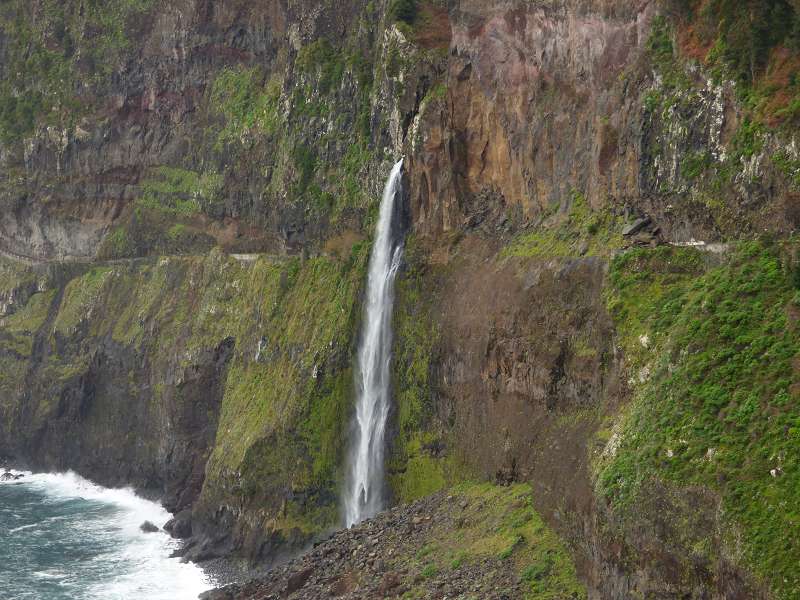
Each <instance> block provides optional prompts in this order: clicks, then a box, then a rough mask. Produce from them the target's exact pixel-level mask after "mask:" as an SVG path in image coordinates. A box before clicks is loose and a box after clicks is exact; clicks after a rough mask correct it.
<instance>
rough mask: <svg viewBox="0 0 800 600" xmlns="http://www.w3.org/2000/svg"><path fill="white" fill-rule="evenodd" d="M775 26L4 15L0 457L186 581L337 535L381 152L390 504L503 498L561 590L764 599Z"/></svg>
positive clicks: (791, 218) (781, 261)
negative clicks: (115, 489)
mask: <svg viewBox="0 0 800 600" xmlns="http://www.w3.org/2000/svg"><path fill="white" fill-rule="evenodd" d="M798 10H800V9H799V8H798V7H797V6H796V2H795V3H792V2H789V1H786V2H783V1H781V2H772V3H770V2H755V1H754V2H752V3H750V5H748V6H747V7H744V6H742V5H741V3H735V2H727V1H725V0H709V1H708V2H705V1H704V2H693V1H689V0H682V1H677V0H676V1H675V2H663V3H658V2H655V1H646V0H643V1H641V2H633V3H631V2H616V1H613V0H603V1H601V0H597V1H592V0H547V1H543V2H523V1H521V0H516V1H515V0H492V1H489V2H486V1H478V0H475V1H472V0H458V1H456V0H453V1H450V2H448V3H444V2H423V1H421V2H416V1H412V0H393V1H391V2H365V1H364V2H362V1H359V0H346V1H344V2H338V3H334V4H331V3H317V2H313V1H310V0H288V1H275V2H265V3H250V2H239V1H237V0H226V1H224V2H206V1H199V0H186V1H181V2H172V3H169V5H168V6H167V5H159V4H156V3H151V2H131V1H128V0H115V1H114V2H109V3H106V4H105V6H104V7H99V5H96V4H87V5H84V3H81V2H53V1H50V0H37V1H36V2H21V1H16V0H14V1H10V2H6V3H4V4H3V5H2V7H0V58H2V60H0V73H1V74H2V85H1V86H0V165H1V166H2V169H0V205H1V206H2V207H3V210H2V216H0V251H2V252H3V253H5V254H6V255H7V257H8V258H7V260H4V261H3V262H2V264H0V272H2V275H3V279H2V282H0V286H1V287H0V312H2V322H1V323H2V327H0V417H2V421H0V422H1V423H2V428H0V432H2V438H0V453H2V454H4V455H6V456H8V457H10V458H15V459H17V460H23V461H26V462H28V463H30V464H31V465H33V466H36V467H38V468H48V469H64V468H74V469H76V470H79V471H80V472H82V473H83V474H85V475H87V476H89V477H92V478H94V479H98V480H100V481H102V482H104V483H112V484H117V483H123V482H128V483H132V484H134V485H136V486H137V487H138V488H140V489H143V490H148V491H150V492H151V493H152V494H154V495H157V496H159V497H161V498H162V499H163V500H164V501H165V503H166V504H167V506H168V507H169V508H171V509H173V510H176V511H181V510H183V509H191V514H192V518H191V523H192V527H193V534H194V535H193V538H192V540H191V541H190V547H189V549H188V552H189V556H192V557H194V558H200V559H202V558H211V557H214V556H219V555H226V556H228V555H236V556H244V557H247V558H248V559H250V560H251V561H256V562H258V563H260V564H264V563H268V562H270V561H273V560H275V559H276V558H278V557H281V556H283V555H285V554H287V553H294V552H296V551H297V550H298V549H299V548H301V547H303V546H305V545H306V544H307V543H309V542H310V541H311V540H314V539H316V538H318V537H320V536H324V535H325V534H326V533H327V532H329V531H330V530H331V529H333V528H335V527H336V526H337V525H338V523H339V521H340V519H339V506H338V504H339V501H338V494H339V488H340V484H341V460H342V448H344V446H345V443H344V440H345V439H346V433H347V432H346V427H347V422H348V416H349V412H350V410H351V407H352V400H353V398H352V389H351V388H352V379H353V378H352V368H353V367H352V364H353V363H352V357H353V351H354V344H355V333H354V332H355V331H357V325H358V321H359V319H360V306H361V302H360V299H361V287H362V285H363V279H364V270H365V264H366V260H367V254H368V243H366V242H365V240H367V239H368V238H369V235H370V232H371V229H372V224H373V221H374V218H375V214H376V209H377V199H378V196H379V192H380V189H381V187H382V185H383V180H384V178H385V175H386V173H388V168H389V165H390V164H391V163H392V162H393V159H395V158H397V156H398V155H400V154H404V155H405V157H406V180H407V184H408V185H407V186H406V188H407V189H408V193H407V196H406V197H405V198H404V199H403V200H404V206H405V215H404V218H406V219H407V220H408V225H409V227H410V232H411V233H410V235H409V239H408V241H407V249H406V261H405V263H406V264H405V265H404V268H403V272H402V273H401V275H400V280H399V281H398V294H399V297H398V306H397V309H396V314H395V330H396V348H395V355H394V360H393V373H394V387H395V401H396V410H395V414H394V415H393V418H392V428H393V432H392V433H393V435H392V441H391V447H390V460H389V464H388V467H389V478H390V484H391V487H392V490H393V492H394V495H395V499H396V500H397V501H414V500H417V499H419V498H421V497H423V496H427V495H429V494H433V493H436V492H438V491H440V490H442V489H444V488H448V487H450V486H451V485H454V484H458V483H459V482H462V481H464V480H471V479H489V480H494V481H497V482H500V483H503V484H509V483H512V482H516V481H524V482H527V483H529V484H530V485H531V487H532V490H533V493H532V495H531V498H532V502H533V503H534V505H535V508H536V510H537V511H538V512H539V513H541V515H542V516H543V518H544V519H545V520H546V522H547V523H548V524H549V525H550V526H552V527H553V528H554V529H555V530H556V531H557V532H558V533H559V534H561V535H562V536H563V538H564V539H565V541H566V543H567V546H568V547H569V548H570V550H571V551H572V553H573V556H574V560H575V563H576V565H577V569H578V574H579V575H580V577H581V578H582V579H583V580H584V581H585V582H586V583H587V586H588V589H589V594H590V597H596V598H620V599H621V598H630V597H637V596H640V597H709V598H727V599H734V598H754V597H764V598H768V597H770V598H791V597H794V595H797V594H798V593H800V592H799V591H798V589H799V588H798V586H800V582H798V580H797V575H796V568H795V565H796V563H797V560H798V557H800V548H798V546H797V542H796V539H795V538H796V537H797V536H796V535H795V534H796V532H797V531H798V528H800V524H799V523H798V521H797V515H798V511H799V510H800V509H799V508H798V504H797V499H796V497H795V496H796V494H794V491H795V490H796V489H797V485H798V483H797V467H798V454H797V443H796V442H797V439H796V438H797V429H798V421H797V419H798V416H797V415H798V410H800V409H798V406H797V401H798V395H797V394H798V375H797V368H798V366H797V365H798V363H797V361H798V359H797V348H798V347H800V344H799V343H798V342H800V340H798V339H797V335H798V333H797V327H796V323H797V316H798V308H797V307H798V299H797V288H798V286H799V285H800V278H798V275H797V273H798V272H800V269H798V256H797V242H796V234H795V230H796V228H797V225H798V221H800V208H798V206H799V205H800V154H798V149H797V147H796V142H795V137H796V129H797V125H798V118H800V117H799V115H800V111H798V104H797V97H798V82H797V78H796V71H797V66H798V64H800V62H799V61H800V59H798V53H797V50H796V48H797V44H798V39H797V37H798V33H797V31H798V29H800V28H798V25H797V23H798V19H797V11H798ZM212 248H213V249H212ZM235 252H257V253H259V254H258V255H255V254H254V255H239V256H238V257H237V256H236V255H228V254H227V253H235ZM65 259H71V260H65ZM186 514H187V513H184V518H186V517H185V515H186ZM351 591H352V590H351Z"/></svg>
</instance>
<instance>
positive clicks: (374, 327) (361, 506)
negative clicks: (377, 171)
mask: <svg viewBox="0 0 800 600" xmlns="http://www.w3.org/2000/svg"><path fill="white" fill-rule="evenodd" d="M402 169H403V161H402V159H401V160H400V161H399V162H398V163H397V164H395V165H394V167H393V168H392V172H391V174H390V175H389V180H388V181H387V182H386V187H385V188H384V190H383V198H382V200H381V209H380V216H379V218H378V228H377V231H376V235H375V242H374V245H373V247H372V255H371V257H370V260H369V272H368V274H367V297H366V304H365V308H364V323H363V326H362V330H361V339H360V343H359V348H358V369H357V371H356V393H357V394H358V398H357V400H356V412H355V416H354V420H353V426H352V431H353V433H352V436H353V437H352V439H351V445H350V452H349V454H348V458H347V460H348V463H347V471H348V473H347V475H348V477H347V487H346V489H345V493H344V510H345V525H346V526H347V527H350V526H352V525H354V524H356V523H359V522H360V521H362V520H364V519H367V518H369V517H372V516H374V515H375V514H376V513H377V512H379V511H380V510H381V509H382V508H383V503H384V487H385V482H384V479H385V473H384V464H383V463H384V447H385V441H384V438H385V433H386V421H387V418H388V416H389V402H390V385H391V381H390V369H389V367H390V365H389V361H390V360H391V350H392V307H393V305H394V280H395V276H396V275H397V269H398V268H399V266H400V260H401V258H402V255H403V244H402V241H401V240H399V239H394V237H393V230H392V225H393V221H394V215H395V206H394V204H395V198H396V197H397V196H398V194H399V192H400V191H401V177H402Z"/></svg>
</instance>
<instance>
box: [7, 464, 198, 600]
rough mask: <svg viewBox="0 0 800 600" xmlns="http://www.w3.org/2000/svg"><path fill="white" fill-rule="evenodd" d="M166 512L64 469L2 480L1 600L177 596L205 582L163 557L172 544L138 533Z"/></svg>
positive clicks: (177, 599)
mask: <svg viewBox="0 0 800 600" xmlns="http://www.w3.org/2000/svg"><path fill="white" fill-rule="evenodd" d="M168 518H169V514H168V513H167V512H166V511H165V510H164V509H162V508H161V507H160V506H159V505H157V504H154V503H152V502H148V501H147V500H144V499H142V498H139V497H137V496H136V495H135V494H134V493H133V492H132V491H130V490H112V489H107V488H102V487H100V486H96V485H94V484H92V483H90V482H88V481H86V480H85V479H81V478H80V477H78V476H77V475H74V474H71V473H67V474H61V475H53V474H37V475H31V474H27V475H26V476H25V477H23V478H22V479H21V480H18V481H16V482H0V599H2V600H78V599H79V600H94V599H97V600H101V599H102V600H129V599H130V600H132V599H134V598H137V599H138V598H146V599H147V600H182V599H184V598H185V599H187V600H188V599H194V598H197V595H198V594H199V593H201V592H202V591H204V590H206V589H208V588H209V587H211V582H210V581H208V578H207V577H206V576H205V575H204V573H203V572H202V570H201V569H200V568H199V567H197V566H195V565H192V564H185V563H181V562H180V561H179V560H178V559H174V558H173V559H171V558H169V554H170V553H171V552H172V550H173V549H175V547H176V542H175V541H174V540H172V539H171V538H170V537H169V536H168V535H166V534H165V533H163V532H159V533H143V532H142V531H140V529H139V526H140V525H141V524H142V522H144V521H145V520H149V521H152V522H153V523H155V524H156V525H159V526H161V525H163V524H164V522H166V520H167V519H168Z"/></svg>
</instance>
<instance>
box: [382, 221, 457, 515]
mask: <svg viewBox="0 0 800 600" xmlns="http://www.w3.org/2000/svg"><path fill="white" fill-rule="evenodd" d="M405 256H406V269H405V271H404V272H403V273H402V274H401V275H400V277H399V278H398V282H397V308H396V310H395V315H394V330H395V345H394V357H393V362H392V370H393V382H394V397H395V404H396V407H397V416H396V419H397V428H398V434H397V436H396V438H395V439H394V447H393V451H392V453H391V457H390V459H389V469H388V470H389V483H390V486H391V488H392V490H393V491H394V493H395V495H396V496H397V498H398V499H399V500H400V501H403V502H409V501H411V500H415V499H417V498H421V497H422V496H425V495H428V494H431V493H433V492H435V491H437V490H440V489H442V488H444V487H446V486H447V485H451V484H453V483H455V482H457V481H460V480H462V479H463V478H464V477H465V473H464V468H463V467H462V466H461V465H460V464H459V463H458V462H457V459H456V457H455V456H453V455H452V454H448V453H443V452H441V449H442V448H443V447H446V446H447V445H448V444H447V437H446V432H444V431H439V430H438V428H437V426H436V425H435V423H434V419H433V417H434V405H433V396H432V394H433V390H432V388H431V385H432V381H433V379H432V377H431V370H432V368H433V367H434V364H435V361H436V346H437V343H438V337H439V332H438V330H437V326H436V324H435V321H434V319H433V316H432V311H433V302H434V300H435V299H434V298H432V297H431V296H430V295H429V294H426V293H425V292H424V290H425V289H427V288H426V286H428V285H429V284H430V279H429V278H430V277H432V276H433V274H432V273H431V272H429V267H428V266H427V265H426V262H425V261H426V254H425V250H424V248H421V247H419V246H418V243H417V240H416V238H415V237H414V236H409V238H408V239H407V241H406V254H405Z"/></svg>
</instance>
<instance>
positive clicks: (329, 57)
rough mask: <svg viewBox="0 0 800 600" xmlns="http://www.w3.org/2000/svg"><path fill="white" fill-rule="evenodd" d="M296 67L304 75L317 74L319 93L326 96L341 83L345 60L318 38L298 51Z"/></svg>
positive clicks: (334, 49)
mask: <svg viewBox="0 0 800 600" xmlns="http://www.w3.org/2000/svg"><path fill="white" fill-rule="evenodd" d="M297 66H298V68H299V69H300V70H301V71H303V72H305V73H314V74H317V75H318V76H319V80H318V89H319V92H320V93H321V94H327V93H328V92H329V91H330V90H331V89H332V88H333V87H334V86H338V85H339V84H340V83H341V81H342V76H343V75H344V71H345V67H346V60H345V56H344V55H343V54H342V52H341V51H339V50H338V49H336V48H334V47H333V46H332V45H331V43H330V42H329V41H328V40H327V39H325V38H319V39H317V40H314V41H313V42H311V43H310V44H308V45H307V46H304V47H303V48H301V49H300V52H299V53H298V55H297Z"/></svg>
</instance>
